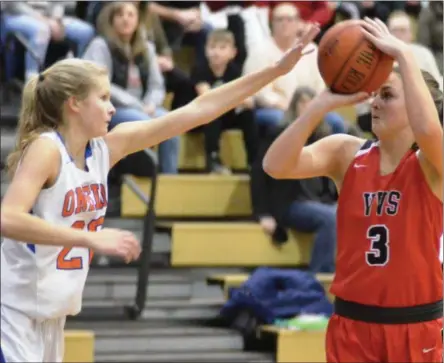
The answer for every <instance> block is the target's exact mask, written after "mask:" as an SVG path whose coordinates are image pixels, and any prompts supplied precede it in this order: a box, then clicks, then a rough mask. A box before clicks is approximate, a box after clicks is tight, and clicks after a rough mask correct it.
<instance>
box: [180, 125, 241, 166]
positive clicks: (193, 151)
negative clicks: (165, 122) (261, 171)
mask: <svg viewBox="0 0 444 363" xmlns="http://www.w3.org/2000/svg"><path fill="white" fill-rule="evenodd" d="M220 154H221V159H222V163H223V164H224V165H225V166H227V167H229V168H231V169H234V170H245V169H246V168H247V157H246V153H245V147H244V142H243V138H242V133H241V131H240V130H226V131H224V132H223V133H222V136H221V140H220ZM205 162H206V159H205V147H204V135H203V134H202V133H201V132H199V133H193V132H190V133H187V134H185V135H182V136H181V139H180V149H179V169H181V170H205Z"/></svg>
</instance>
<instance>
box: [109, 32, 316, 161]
mask: <svg viewBox="0 0 444 363" xmlns="http://www.w3.org/2000/svg"><path fill="white" fill-rule="evenodd" d="M318 33H319V27H318V26H317V25H312V26H311V27H310V28H309V29H308V30H307V32H306V33H305V34H304V35H303V36H302V37H301V39H300V40H299V41H298V43H297V44H295V46H294V47H293V48H292V49H291V50H290V51H288V52H287V53H286V54H285V55H284V56H283V57H282V59H281V60H280V61H279V62H278V63H276V64H275V65H274V66H271V67H267V68H265V69H263V70H261V71H258V72H255V73H251V74H249V75H246V76H244V77H241V78H239V79H237V80H235V81H232V82H230V83H227V84H225V85H223V86H221V87H218V88H217V89H214V90H211V91H208V92H206V93H204V94H202V95H201V96H199V97H198V98H196V99H195V100H194V101H192V102H191V103H189V104H188V105H186V106H184V107H182V108H179V109H177V110H175V111H173V112H171V113H169V114H167V115H165V116H163V117H159V118H158V119H155V120H150V121H149V122H144V121H139V122H131V123H124V124H121V125H119V126H117V127H116V128H115V129H114V130H113V131H111V132H110V133H109V134H108V135H107V136H106V142H107V144H108V147H109V149H110V158H111V165H114V164H115V163H116V162H117V161H119V160H120V159H122V158H123V157H125V156H126V155H129V154H132V153H134V152H137V151H140V150H143V149H145V148H149V147H151V146H153V145H157V144H159V143H161V142H162V141H164V140H167V139H170V138H172V137H175V136H177V135H180V134H182V133H184V132H186V131H188V130H191V129H193V128H195V127H197V126H200V125H203V124H206V123H209V122H210V121H212V120H214V119H216V118H217V117H219V116H220V115H222V114H224V113H225V112H227V111H229V110H230V109H232V108H234V107H236V106H238V105H239V104H241V103H242V102H243V101H244V100H245V99H246V98H248V97H250V96H252V95H253V94H255V93H257V92H258V91H259V90H260V89H261V88H262V87H264V86H265V85H267V84H268V83H270V82H272V81H273V80H274V79H276V78H278V77H280V76H281V75H283V74H286V73H287V72H289V71H290V70H291V69H292V68H293V67H294V65H295V64H296V63H297V62H298V60H299V59H300V58H301V57H302V56H303V53H302V52H303V49H304V48H305V46H306V45H307V44H309V43H310V42H311V41H312V40H313V39H314V38H315V37H316V35H317V34H318Z"/></svg>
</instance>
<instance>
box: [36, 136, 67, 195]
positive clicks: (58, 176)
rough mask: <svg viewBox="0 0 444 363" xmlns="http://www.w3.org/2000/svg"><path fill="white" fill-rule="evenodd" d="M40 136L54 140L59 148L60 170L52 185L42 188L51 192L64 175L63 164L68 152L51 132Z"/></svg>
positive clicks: (43, 190)
mask: <svg viewBox="0 0 444 363" xmlns="http://www.w3.org/2000/svg"><path fill="white" fill-rule="evenodd" d="M40 137H42V138H43V137H44V138H46V139H49V140H51V141H53V142H54V143H55V144H56V145H57V149H58V150H59V157H60V168H59V172H58V173H57V177H56V178H55V180H54V183H53V184H52V185H51V186H50V187H48V188H42V190H41V191H42V192H49V191H50V190H52V189H54V188H55V186H56V185H57V183H58V182H59V180H60V176H61V175H62V169H63V166H64V164H65V160H64V152H66V151H65V150H63V149H61V148H60V141H58V140H56V139H55V138H53V137H51V134H50V133H44V134H41V135H40Z"/></svg>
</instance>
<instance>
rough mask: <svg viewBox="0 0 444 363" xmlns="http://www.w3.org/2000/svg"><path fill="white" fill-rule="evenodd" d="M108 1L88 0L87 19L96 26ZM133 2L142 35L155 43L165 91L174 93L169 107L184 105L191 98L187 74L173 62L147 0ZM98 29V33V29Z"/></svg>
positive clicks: (165, 37)
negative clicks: (137, 13)
mask: <svg viewBox="0 0 444 363" xmlns="http://www.w3.org/2000/svg"><path fill="white" fill-rule="evenodd" d="M109 3H112V1H89V2H88V5H87V11H86V13H87V19H88V21H89V22H90V23H91V24H94V25H95V26H96V27H97V26H99V25H100V24H98V18H99V14H100V13H101V11H102V9H103V8H104V7H106V5H107V4H109ZM134 3H135V4H137V7H138V10H139V16H140V23H141V31H142V35H143V36H144V37H146V39H147V40H148V41H150V42H152V43H153V44H154V45H155V49H156V55H157V63H158V64H159V68H160V70H161V72H162V74H163V77H164V80H165V88H166V91H167V92H168V93H172V94H174V97H173V101H172V104H171V109H173V110H174V109H176V108H179V107H181V106H184V105H186V104H187V103H188V102H190V101H191V100H192V98H193V92H194V86H193V84H192V83H191V80H190V78H189V77H188V75H187V74H186V73H185V72H183V71H182V70H181V69H179V68H177V67H176V66H175V64H174V60H173V57H172V50H171V47H170V45H169V43H168V39H167V36H166V34H165V30H164V28H163V24H162V22H161V20H160V18H159V16H158V15H157V14H156V13H154V12H152V11H151V10H150V7H149V3H148V2H147V1H134ZM98 30H99V33H100V29H98Z"/></svg>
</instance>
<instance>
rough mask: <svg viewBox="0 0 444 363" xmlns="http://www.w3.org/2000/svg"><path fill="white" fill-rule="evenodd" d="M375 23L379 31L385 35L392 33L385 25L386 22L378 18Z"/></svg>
mask: <svg viewBox="0 0 444 363" xmlns="http://www.w3.org/2000/svg"><path fill="white" fill-rule="evenodd" d="M375 22H376V23H377V24H378V26H379V29H380V30H381V31H382V32H383V33H385V34H389V33H390V31H389V30H388V28H387V25H385V24H384V22H383V21H382V20H381V19H378V18H376V20H375Z"/></svg>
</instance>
